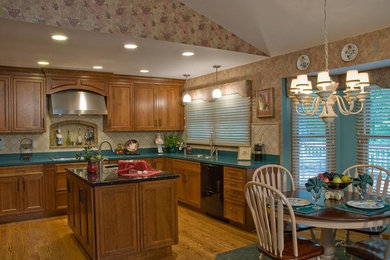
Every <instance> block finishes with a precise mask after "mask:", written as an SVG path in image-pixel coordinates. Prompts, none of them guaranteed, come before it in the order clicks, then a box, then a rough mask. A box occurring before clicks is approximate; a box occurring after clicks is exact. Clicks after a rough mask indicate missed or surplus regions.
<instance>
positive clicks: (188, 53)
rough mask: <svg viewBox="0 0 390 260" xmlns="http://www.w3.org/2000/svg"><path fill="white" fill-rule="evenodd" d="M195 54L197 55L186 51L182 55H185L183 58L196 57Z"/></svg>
mask: <svg viewBox="0 0 390 260" xmlns="http://www.w3.org/2000/svg"><path fill="white" fill-rule="evenodd" d="M194 54H195V53H193V52H191V51H185V52H183V53H182V54H181V55H183V56H187V57H188V56H194Z"/></svg>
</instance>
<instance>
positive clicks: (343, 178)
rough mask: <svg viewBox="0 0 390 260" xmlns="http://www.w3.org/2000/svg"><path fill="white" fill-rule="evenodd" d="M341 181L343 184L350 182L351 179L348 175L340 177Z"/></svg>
mask: <svg viewBox="0 0 390 260" xmlns="http://www.w3.org/2000/svg"><path fill="white" fill-rule="evenodd" d="M341 180H342V181H343V182H351V177H350V176H349V175H344V176H343V177H341Z"/></svg>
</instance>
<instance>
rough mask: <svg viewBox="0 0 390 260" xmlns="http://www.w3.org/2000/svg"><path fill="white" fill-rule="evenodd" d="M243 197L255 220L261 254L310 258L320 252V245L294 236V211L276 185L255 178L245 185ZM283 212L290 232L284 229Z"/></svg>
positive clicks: (285, 258) (321, 250)
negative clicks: (256, 180) (290, 229)
mask: <svg viewBox="0 0 390 260" xmlns="http://www.w3.org/2000/svg"><path fill="white" fill-rule="evenodd" d="M245 197H246V201H247V204H248V207H249V210H250V212H251V214H252V217H253V222H254V223H255V227H256V233H257V239H258V244H257V248H258V250H259V251H260V252H261V253H262V254H261V259H262V258H263V256H264V255H265V256H268V257H271V258H272V259H283V260H287V259H296V260H303V259H310V258H314V257H317V259H319V256H320V255H322V254H323V252H324V249H323V247H322V246H320V245H318V244H316V243H314V242H312V241H310V240H308V239H304V238H300V237H298V236H297V231H296V228H295V224H296V222H295V214H294V211H293V209H292V207H291V204H290V203H289V202H288V200H287V198H286V197H285V196H284V195H283V194H282V192H280V191H279V190H278V189H276V188H274V187H272V186H270V185H267V184H264V183H259V182H254V181H251V182H248V183H247V184H246V185H245ZM284 215H285V216H286V217H288V221H289V222H291V224H292V225H291V227H292V232H291V233H285V232H284V221H283V217H284Z"/></svg>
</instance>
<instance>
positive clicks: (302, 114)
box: [295, 104, 306, 116]
mask: <svg viewBox="0 0 390 260" xmlns="http://www.w3.org/2000/svg"><path fill="white" fill-rule="evenodd" d="M298 106H299V104H295V112H297V114H298V115H300V116H306V114H305V113H301V112H299V109H298Z"/></svg>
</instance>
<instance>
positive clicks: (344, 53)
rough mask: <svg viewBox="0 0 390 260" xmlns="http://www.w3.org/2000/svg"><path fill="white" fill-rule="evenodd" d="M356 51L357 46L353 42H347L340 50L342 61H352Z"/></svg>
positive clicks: (357, 51) (356, 53) (357, 50)
mask: <svg viewBox="0 0 390 260" xmlns="http://www.w3.org/2000/svg"><path fill="white" fill-rule="evenodd" d="M358 53H359V49H358V46H357V45H356V44H354V43H348V44H346V45H345V46H344V47H343V49H342V50H341V59H343V61H352V60H354V59H355V58H356V56H357V55H358Z"/></svg>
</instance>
